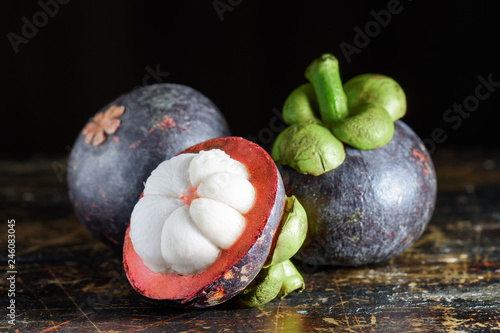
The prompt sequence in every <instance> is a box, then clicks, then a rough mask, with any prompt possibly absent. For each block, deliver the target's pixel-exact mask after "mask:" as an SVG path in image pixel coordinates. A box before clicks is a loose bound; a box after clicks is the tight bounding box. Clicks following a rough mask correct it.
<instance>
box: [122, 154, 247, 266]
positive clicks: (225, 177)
mask: <svg viewBox="0 0 500 333" xmlns="http://www.w3.org/2000/svg"><path fill="white" fill-rule="evenodd" d="M254 202H255V189H254V187H253V185H252V183H251V182H250V181H249V173H248V170H247V168H246V166H245V165H244V164H243V163H241V162H239V161H236V160H234V159H232V158H231V157H230V156H229V155H228V154H226V153H225V152H223V151H222V150H219V149H212V150H209V151H200V152H199V153H197V154H191V153H186V154H181V155H177V156H175V157H173V158H171V159H169V160H167V161H165V162H162V163H161V164H160V165H159V166H158V167H157V168H156V169H155V170H153V172H152V173H151V176H150V177H149V178H148V179H147V181H146V183H145V187H144V192H143V196H142V197H141V199H140V200H139V202H138V203H137V204H136V205H135V207H134V210H133V211H132V217H131V219H130V238H131V241H132V244H133V246H134V249H135V251H136V253H137V254H138V255H139V257H140V258H141V259H142V261H143V262H144V265H146V267H148V268H149V269H150V270H151V271H153V272H155V273H173V272H175V273H177V274H180V275H195V274H197V273H200V272H202V271H203V270H205V269H206V268H207V267H209V266H210V265H211V264H212V263H214V262H215V261H216V260H217V258H218V257H219V254H220V252H221V251H222V250H225V249H228V248H230V247H231V246H232V245H233V244H234V243H235V242H236V240H237V239H238V238H239V237H240V236H241V235H242V233H243V231H244V229H245V226H246V220H245V217H244V214H245V213H247V212H248V211H249V210H250V209H251V208H252V206H253V205H254Z"/></svg>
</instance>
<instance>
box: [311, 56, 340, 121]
mask: <svg viewBox="0 0 500 333" xmlns="http://www.w3.org/2000/svg"><path fill="white" fill-rule="evenodd" d="M305 76H306V78H307V79H308V80H309V81H310V82H311V83H312V85H313V87H314V91H315V92H316V96H317V99H318V105H319V111H320V114H321V120H322V121H323V122H324V123H325V124H326V126H327V127H328V128H330V127H331V126H332V125H333V124H334V123H335V122H338V121H340V120H342V119H345V118H347V116H348V109H347V97H346V95H345V93H344V89H343V87H342V81H341V80H340V73H339V62H338V60H337V58H335V57H334V56H333V55H331V54H323V55H322V56H320V57H319V58H317V59H315V60H314V61H313V62H312V63H311V64H310V65H309V66H308V67H307V69H306V72H305Z"/></svg>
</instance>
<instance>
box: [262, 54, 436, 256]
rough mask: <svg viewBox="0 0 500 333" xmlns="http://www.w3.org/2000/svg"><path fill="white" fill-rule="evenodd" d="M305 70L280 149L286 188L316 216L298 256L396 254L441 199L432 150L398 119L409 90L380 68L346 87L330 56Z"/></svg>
mask: <svg viewBox="0 0 500 333" xmlns="http://www.w3.org/2000/svg"><path fill="white" fill-rule="evenodd" d="M305 76H306V78H308V79H309V82H308V83H306V84H303V85H302V86H300V87H299V88H297V89H296V90H295V91H294V92H292V93H291V94H290V96H289V97H288V98H287V100H286V101H285V104H284V108H283V115H284V119H285V120H286V119H288V121H289V124H290V126H289V127H287V128H286V129H285V130H284V131H283V132H282V133H280V135H279V136H278V137H277V139H276V141H275V143H274V146H273V150H272V156H273V158H274V159H275V161H276V163H278V164H280V165H279V166H278V167H279V169H280V171H281V174H282V176H283V181H284V184H285V188H286V194H287V195H294V196H296V197H297V198H298V199H299V200H300V202H301V203H302V205H303V206H304V209H305V210H306V213H307V217H308V223H309V229H308V230H309V231H308V235H307V238H306V240H305V242H304V244H303V246H302V248H301V249H300V250H299V251H298V253H297V254H296V256H295V258H297V259H299V260H301V261H303V262H304V263H305V264H308V265H312V266H315V265H345V266H358V265H364V264H369V263H378V262H382V261H385V260H388V259H390V258H392V257H394V256H395V255H397V254H399V253H401V252H402V251H404V250H405V249H407V248H408V247H409V246H411V245H412V244H413V243H414V242H415V241H416V240H417V239H418V238H419V237H420V236H421V235H422V233H423V231H424V229H425V227H426V226H427V224H428V223H429V221H430V219H431V216H432V213H433V210H434V207H435V201H436V190H437V182H436V173H435V170H434V166H433V163H432V160H431V157H430V155H429V152H428V151H427V149H426V148H425V145H424V144H423V142H422V141H421V140H420V138H419V137H418V135H417V134H416V133H415V132H414V131H413V130H412V129H411V128H410V127H409V126H408V125H407V124H405V123H404V122H403V121H401V120H398V119H400V118H401V117H402V116H403V115H404V114H405V113H406V97H405V94H404V92H403V90H402V88H401V87H400V86H399V84H398V83H397V82H396V81H394V80H393V79H391V78H389V77H386V76H384V75H380V74H362V75H359V76H356V77H355V78H353V79H351V80H349V81H348V82H346V83H345V84H344V85H343V86H342V84H341V81H340V75H339V70H338V61H337V59H336V58H335V57H334V56H333V55H329V54H327V55H323V56H321V57H320V58H318V59H316V60H314V61H313V63H312V64H311V65H310V66H309V67H308V68H307V69H306V72H305ZM285 115H286V116H285ZM297 133H299V134H297ZM332 138H333V139H332Z"/></svg>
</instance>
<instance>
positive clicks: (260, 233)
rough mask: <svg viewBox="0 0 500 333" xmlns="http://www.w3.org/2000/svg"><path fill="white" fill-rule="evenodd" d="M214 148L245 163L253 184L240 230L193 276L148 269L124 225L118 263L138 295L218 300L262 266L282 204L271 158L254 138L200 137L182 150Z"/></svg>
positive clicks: (195, 302)
mask: <svg viewBox="0 0 500 333" xmlns="http://www.w3.org/2000/svg"><path fill="white" fill-rule="evenodd" d="M211 149H220V150H222V151H224V152H226V153H227V154H228V155H229V156H230V157H231V158H233V159H235V160H237V161H240V162H242V163H243V164H245V165H246V166H247V168H248V171H249V174H250V179H249V180H250V182H251V183H252V185H253V186H254V187H255V190H256V199H255V203H254V205H253V207H252V208H251V209H250V210H249V211H248V212H247V213H246V214H244V217H245V218H246V220H247V225H246V227H245V230H244V231H243V234H242V236H241V237H240V238H239V239H238V240H237V241H236V242H235V243H234V244H233V245H232V246H231V247H230V248H229V249H227V250H222V251H221V254H220V256H219V258H218V259H217V260H216V261H215V263H214V264H212V265H211V266H210V267H208V268H207V269H206V270H205V271H203V272H201V273H199V274H197V275H195V276H181V275H178V274H176V273H170V274H162V273H154V272H152V271H150V270H149V269H148V268H147V267H146V266H145V265H144V264H143V262H142V259H141V258H140V257H139V256H138V255H137V253H136V252H135V250H134V247H133V244H132V242H131V240H130V237H129V231H130V226H129V228H128V229H127V233H126V236H125V243H124V251H123V256H124V257H123V263H124V267H125V271H126V273H127V277H128V279H129V281H130V283H131V284H132V286H133V287H134V288H135V289H136V290H137V291H138V292H139V293H141V294H143V295H144V296H147V297H149V298H153V299H161V300H169V301H171V302H168V303H171V304H172V305H181V306H184V307H207V306H212V305H216V304H219V303H222V302H224V301H226V300H228V299H230V298H232V297H234V296H235V295H236V294H238V293H239V292H240V291H241V290H243V289H244V288H245V287H246V286H247V285H248V284H249V283H250V282H251V281H252V280H253V279H254V278H255V276H256V275H257V274H258V272H259V271H260V270H261V269H262V266H263V265H264V262H265V261H266V259H267V257H268V255H269V252H270V250H271V248H272V246H273V244H274V243H273V238H274V235H275V233H276V230H277V228H278V226H279V222H280V220H281V215H282V213H283V207H284V200H285V194H284V187H283V183H282V180H281V176H280V175H279V172H278V170H277V168H276V165H275V164H274V162H273V160H272V159H271V157H270V156H269V154H267V152H266V151H265V150H263V149H262V148H261V147H260V146H258V145H257V144H254V143H252V142H250V141H247V140H245V139H243V138H239V137H225V138H218V139H213V140H209V141H206V142H204V143H201V144H198V145H196V146H193V147H191V148H188V149H186V150H185V151H183V152H182V153H197V152H199V151H202V150H211Z"/></svg>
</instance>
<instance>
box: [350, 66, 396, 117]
mask: <svg viewBox="0 0 500 333" xmlns="http://www.w3.org/2000/svg"><path fill="white" fill-rule="evenodd" d="M344 91H345V94H346V95H347V105H348V108H349V110H356V109H358V108H359V107H360V106H361V105H364V104H376V105H378V106H381V107H382V108H384V109H385V110H386V111H387V112H388V113H389V115H390V116H391V119H392V121H396V120H398V119H400V118H402V117H403V116H404V115H405V113H406V95H405V93H404V91H403V88H401V86H400V85H399V84H398V83H397V82H396V81H395V80H393V79H392V78H390V77H388V76H385V75H381V74H361V75H357V76H355V77H353V78H352V79H350V80H349V81H347V82H346V83H345V84H344Z"/></svg>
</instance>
